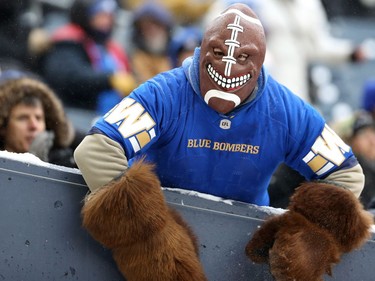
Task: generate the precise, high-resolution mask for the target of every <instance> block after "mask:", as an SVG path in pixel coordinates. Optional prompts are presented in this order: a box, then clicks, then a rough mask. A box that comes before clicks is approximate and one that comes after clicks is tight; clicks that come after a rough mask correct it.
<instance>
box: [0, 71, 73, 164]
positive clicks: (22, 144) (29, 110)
mask: <svg viewBox="0 0 375 281" xmlns="http://www.w3.org/2000/svg"><path fill="white" fill-rule="evenodd" d="M74 137H75V135H74V131H73V127H72V126H71V124H70V122H69V121H68V119H67V118H66V116H65V113H64V110H63V106H62V104H61V102H60V100H59V99H58V98H57V97H56V96H55V94H54V92H53V91H52V90H51V89H50V88H49V87H48V86H47V85H46V84H45V83H43V82H41V81H40V80H38V79H36V78H32V77H28V76H26V75H25V74H24V73H22V72H19V71H10V70H9V71H6V72H3V73H2V74H1V76H0V149H1V150H7V151H9V152H15V153H26V152H30V153H32V154H34V155H35V156H37V157H39V158H40V159H41V160H43V161H46V162H49V163H53V164H58V165H63V166H67V167H76V165H75V162H74V159H73V157H72V155H73V154H72V153H73V149H74V147H72V145H73V141H74Z"/></svg>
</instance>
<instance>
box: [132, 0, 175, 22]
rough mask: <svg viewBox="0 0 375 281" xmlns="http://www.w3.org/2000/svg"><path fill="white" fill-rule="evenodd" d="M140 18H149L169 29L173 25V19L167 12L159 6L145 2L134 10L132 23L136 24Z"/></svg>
mask: <svg viewBox="0 0 375 281" xmlns="http://www.w3.org/2000/svg"><path fill="white" fill-rule="evenodd" d="M142 18H151V19H153V20H155V21H156V22H158V23H160V24H162V25H165V26H166V27H167V28H171V27H172V26H173V24H174V19H173V16H172V14H171V13H170V12H169V10H168V9H167V8H165V7H163V6H162V5H161V4H157V3H153V2H147V3H145V4H143V5H141V6H139V7H138V8H137V9H136V10H134V14H133V22H134V24H137V22H138V21H139V20H141V19H142Z"/></svg>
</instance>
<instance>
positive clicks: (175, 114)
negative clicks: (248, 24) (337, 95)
mask: <svg viewBox="0 0 375 281" xmlns="http://www.w3.org/2000/svg"><path fill="white" fill-rule="evenodd" d="M199 52H200V50H199V48H197V49H196V51H195V54H194V56H193V57H192V58H190V59H188V60H186V61H185V62H184V64H183V66H182V67H180V68H176V69H173V70H171V71H168V72H164V73H161V74H159V75H157V76H155V77H154V78H153V79H151V80H149V81H147V82H145V83H144V84H142V85H140V86H139V87H138V88H137V89H135V90H134V91H133V92H132V93H131V94H130V95H129V96H128V97H126V98H124V99H123V100H122V101H121V102H120V103H119V104H118V105H117V106H115V107H114V108H113V109H112V110H111V111H109V112H108V113H107V114H106V115H104V116H103V117H102V118H101V119H100V120H98V121H97V123H96V124H95V125H94V128H93V129H92V131H94V132H100V133H103V134H105V135H107V136H108V137H109V138H111V139H113V140H115V141H116V142H118V143H119V144H120V145H121V146H122V147H123V149H124V151H125V154H126V157H127V159H129V160H130V161H129V162H130V163H131V161H134V159H136V158H137V157H139V156H143V155H145V156H146V159H147V160H149V161H150V162H153V163H155V164H156V167H157V174H158V176H159V178H160V181H161V184H162V186H164V187H175V188H182V189H189V190H195V191H198V192H202V193H207V194H211V195H216V196H219V197H222V198H227V199H233V200H238V201H243V202H248V203H253V204H257V205H268V204H269V197H268V192H267V188H268V185H269V182H270V179H271V176H272V174H273V172H274V171H275V169H276V168H277V166H278V165H279V164H280V163H282V162H285V163H286V164H287V165H289V166H290V167H292V168H293V169H295V170H297V171H299V172H300V173H301V174H302V175H304V176H305V178H306V179H307V180H312V179H320V178H324V177H326V176H327V175H328V174H329V173H331V172H333V171H335V170H337V169H338V168H339V167H343V166H347V167H348V166H353V165H355V164H356V163H357V162H356V159H355V157H354V156H353V153H352V151H351V148H350V147H349V146H348V145H346V144H345V143H344V142H343V141H342V140H341V139H340V138H339V137H338V136H337V135H336V134H335V133H334V132H333V131H332V130H331V129H330V128H329V127H328V126H327V124H326V123H325V121H324V119H323V118H322V116H321V115H320V114H319V113H318V112H317V111H316V110H315V109H314V108H313V107H311V106H310V105H309V104H307V103H305V102H304V101H303V100H301V99H300V98H299V97H297V96H296V95H294V94H293V93H291V92H290V91H289V90H288V89H287V88H285V87H284V86H282V85H280V84H279V83H277V82H276V81H275V80H273V78H272V77H271V76H269V75H268V74H267V72H266V70H265V69H264V68H263V69H262V72H261V75H260V76H259V78H258V88H257V91H256V92H255V93H253V94H252V95H256V96H255V98H254V99H252V100H251V101H249V102H247V103H245V104H243V105H240V106H239V107H237V108H236V109H235V110H234V111H232V112H231V113H230V114H227V115H224V114H220V113H218V112H216V111H214V110H213V109H212V108H211V107H209V106H208V105H207V104H206V103H205V102H204V100H203V98H202V96H201V94H200V90H199Z"/></svg>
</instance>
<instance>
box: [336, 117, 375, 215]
mask: <svg viewBox="0 0 375 281" xmlns="http://www.w3.org/2000/svg"><path fill="white" fill-rule="evenodd" d="M331 126H332V128H333V129H334V130H335V131H336V132H337V133H338V134H339V135H340V137H341V138H342V139H343V141H345V142H346V143H347V144H349V145H350V146H351V147H352V149H353V153H354V154H355V156H356V157H357V160H358V162H359V163H360V164H361V166H362V169H363V173H364V175H365V186H364V188H363V191H362V193H361V196H360V200H361V201H362V203H363V205H364V207H365V208H367V209H375V122H374V119H373V117H372V116H371V114H370V113H369V112H367V111H365V110H358V111H356V112H355V113H354V114H352V116H350V117H348V118H346V119H344V120H341V121H338V122H335V123H333V124H331Z"/></svg>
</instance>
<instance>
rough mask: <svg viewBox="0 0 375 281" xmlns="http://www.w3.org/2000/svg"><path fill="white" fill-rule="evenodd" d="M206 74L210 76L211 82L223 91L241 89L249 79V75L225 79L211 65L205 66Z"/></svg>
mask: <svg viewBox="0 0 375 281" xmlns="http://www.w3.org/2000/svg"><path fill="white" fill-rule="evenodd" d="M207 72H208V75H210V77H211V78H212V80H214V81H215V83H216V84H217V85H218V86H220V87H222V88H223V89H233V88H237V87H241V86H242V85H243V84H245V83H246V82H247V81H249V80H250V78H251V75H250V74H245V75H241V76H238V77H231V78H226V77H224V76H223V75H221V74H219V72H217V71H216V70H215V69H214V67H213V66H212V65H211V64H209V65H208V66H207Z"/></svg>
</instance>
